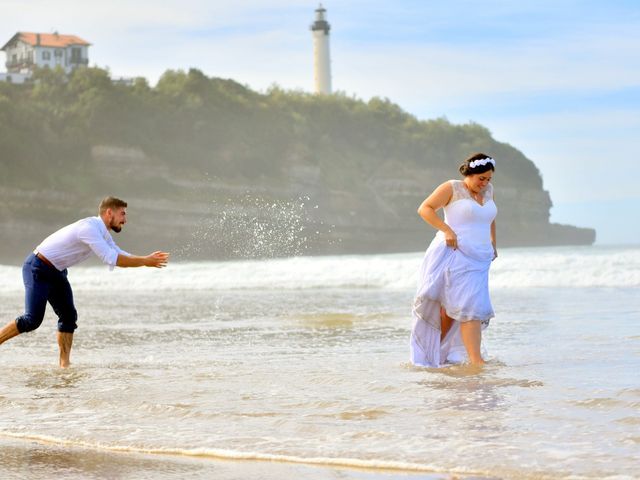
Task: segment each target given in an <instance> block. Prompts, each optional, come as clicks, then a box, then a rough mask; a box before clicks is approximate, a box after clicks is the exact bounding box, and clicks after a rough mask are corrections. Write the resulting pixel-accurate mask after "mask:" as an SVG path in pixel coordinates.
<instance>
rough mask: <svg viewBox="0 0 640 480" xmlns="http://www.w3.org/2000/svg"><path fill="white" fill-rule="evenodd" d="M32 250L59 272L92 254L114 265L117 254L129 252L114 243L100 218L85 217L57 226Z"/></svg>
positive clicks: (111, 266)
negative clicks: (42, 256)
mask: <svg viewBox="0 0 640 480" xmlns="http://www.w3.org/2000/svg"><path fill="white" fill-rule="evenodd" d="M36 251H37V252H38V253H41V254H42V255H44V256H45V257H46V258H47V260H49V261H50V262H51V263H52V264H53V266H54V267H56V268H57V269H58V270H60V271H62V270H64V269H65V268H68V267H71V266H72V265H75V264H76V263H80V262H82V261H84V260H86V259H87V258H89V257H90V256H91V254H92V253H95V254H96V255H97V256H98V258H99V259H100V260H102V261H103V262H104V263H106V264H107V265H109V267H110V269H111V270H113V267H115V266H116V262H117V261H118V254H123V255H127V256H128V255H129V254H128V253H127V252H125V251H124V250H122V249H120V247H118V246H117V245H116V242H114V241H113V238H111V234H110V233H109V231H108V230H107V227H106V226H105V224H104V222H103V221H102V219H101V218H100V217H87V218H83V219H82V220H78V221H77V222H75V223H72V224H71V225H67V226H66V227H64V228H61V229H60V230H58V231H57V232H54V233H52V234H51V235H49V236H48V237H47V238H45V239H44V240H43V241H42V243H41V244H40V245H38V246H37V248H36Z"/></svg>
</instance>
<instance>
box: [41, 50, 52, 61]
mask: <svg viewBox="0 0 640 480" xmlns="http://www.w3.org/2000/svg"><path fill="white" fill-rule="evenodd" d="M42 60H51V52H46V51H45V52H42Z"/></svg>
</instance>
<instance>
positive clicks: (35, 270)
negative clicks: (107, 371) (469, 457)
mask: <svg viewBox="0 0 640 480" xmlns="http://www.w3.org/2000/svg"><path fill="white" fill-rule="evenodd" d="M126 208H127V203H126V202H124V201H122V200H120V199H118V198H115V197H107V198H105V199H104V200H102V202H101V203H100V207H99V216H97V217H88V218H84V219H82V220H78V221H77V222H75V223H72V224H71V225H67V226H66V227H64V228H62V229H60V230H58V231H57V232H55V233H53V234H52V235H49V236H48V237H47V238H46V239H45V240H44V241H43V242H42V243H41V244H40V245H38V247H36V249H35V250H34V252H33V253H32V254H31V255H29V256H28V257H27V259H26V260H25V262H24V265H23V266H22V278H23V280H24V287H25V310H26V311H25V313H24V314H23V315H21V316H19V317H18V318H16V320H15V321H11V322H9V323H7V324H6V325H5V326H4V327H3V328H2V329H1V330H0V344H2V343H4V342H6V341H7V340H9V339H10V338H13V337H15V336H17V335H20V334H21V333H24V332H30V331H32V330H35V329H36V328H38V327H39V326H40V324H41V323H42V319H43V317H44V311H45V308H46V306H47V301H48V302H49V303H50V304H51V306H52V307H53V310H54V312H55V313H56V315H57V316H58V346H59V347H60V366H61V367H62V368H67V367H68V366H69V363H70V362H69V356H70V354H71V344H72V343H73V331H74V330H75V329H76V327H77V325H76V320H77V318H78V314H77V312H76V309H75V306H74V304H73V292H72V291H71V285H69V281H68V280H67V268H68V267H71V266H72V265H75V264H76V263H80V262H82V261H83V260H86V259H87V258H89V257H90V256H91V253H95V254H96V255H97V256H98V258H100V260H102V261H103V262H104V263H106V264H107V265H109V267H110V269H111V270H113V268H114V267H116V266H117V267H156V268H162V267H164V266H166V265H167V262H168V260H169V254H168V253H165V252H153V253H151V254H149V255H147V256H145V257H138V256H135V255H131V254H129V253H127V252H125V251H124V250H122V249H120V248H119V247H118V246H117V245H116V244H115V242H114V241H113V238H112V237H111V234H110V233H109V231H110V230H113V231H114V232H119V231H120V230H122V226H123V225H124V224H125V223H127V210H126Z"/></svg>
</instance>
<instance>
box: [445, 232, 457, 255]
mask: <svg viewBox="0 0 640 480" xmlns="http://www.w3.org/2000/svg"><path fill="white" fill-rule="evenodd" d="M444 241H445V243H446V244H447V247H451V248H453V249H454V250H456V249H457V248H458V236H457V235H456V232H454V231H453V230H451V229H450V228H449V229H448V230H445V232H444Z"/></svg>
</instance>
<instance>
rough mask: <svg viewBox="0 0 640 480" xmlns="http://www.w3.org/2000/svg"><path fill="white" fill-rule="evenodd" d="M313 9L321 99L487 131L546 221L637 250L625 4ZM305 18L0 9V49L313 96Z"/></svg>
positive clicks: (355, 3) (182, 10) (465, 2)
mask: <svg viewBox="0 0 640 480" xmlns="http://www.w3.org/2000/svg"><path fill="white" fill-rule="evenodd" d="M323 5H324V7H325V8H326V9H327V19H328V21H329V23H330V24H331V34H330V42H331V67H332V83H333V87H334V90H339V91H342V92H344V93H346V94H348V95H350V96H356V97H358V98H361V99H363V100H368V99H369V98H371V97H373V96H378V97H384V98H388V99H389V100H391V101H392V102H394V103H397V104H398V105H400V106H401V107H402V108H403V109H404V110H406V111H407V112H409V113H411V114H413V115H415V116H416V117H417V118H419V119H422V120H428V119H433V118H438V117H446V118H447V119H448V120H449V121H451V122H452V123H467V122H470V121H472V122H477V123H479V124H481V125H483V126H485V127H487V128H488V129H489V130H490V131H491V133H492V135H493V137H494V138H495V139H496V140H498V141H501V142H506V143H509V144H511V145H513V146H514V147H516V148H517V149H519V150H520V151H522V152H523V153H524V154H525V155H526V156H527V158H529V159H531V160H532V161H533V162H534V163H535V164H536V166H537V167H538V169H539V170H540V172H541V174H542V178H543V184H544V188H545V189H546V190H548V191H549V192H550V195H551V199H552V201H553V204H554V206H553V207H552V209H551V221H553V222H557V223H565V224H572V225H578V226H585V227H592V228H595V229H596V231H597V243H598V244H601V245H607V244H640V214H639V213H638V207H639V206H640V188H638V187H637V184H638V182H639V179H640V173H639V172H640V152H638V150H639V149H638V148H637V147H638V146H640V140H639V139H638V137H639V136H640V135H639V134H640V1H637V0H608V1H602V0H582V1H581V0H537V1H533V0H531V1H526V0H523V1H511V0H483V1H471V0H447V1H444V0H440V1H435V0H393V1H392V0H387V1H383V0H367V1H364V0H349V1H345V0H325V1H324V2H323ZM317 6H318V2H317V1H306V0H304V1H303V0H271V1H262V0H235V1H233V2H230V1H217V0H163V1H162V2H158V1H157V0H136V1H131V0H110V1H108V2H105V1H94V0H56V1H55V2H52V1H50V0H0V42H2V44H4V43H5V42H6V41H8V40H9V39H10V38H11V37H12V36H13V34H14V33H16V32H17V31H31V32H41V33H50V32H53V31H58V32H59V33H66V34H74V35H78V36H80V37H81V38H84V39H85V40H87V41H89V42H90V43H91V44H92V46H91V47H90V50H89V58H90V64H91V65H96V66H99V67H103V68H108V69H109V70H110V72H111V73H112V75H113V76H116V77H119V76H123V77H133V76H144V77H146V78H148V79H149V81H150V82H151V83H152V84H153V83H155V82H156V81H157V79H158V78H159V77H160V75H162V73H163V72H164V71H166V70H167V69H185V70H186V69H189V68H198V69H200V70H202V71H203V72H204V73H205V74H207V75H208V76H214V77H223V78H232V79H234V80H236V81H238V82H240V83H242V84H244V85H247V86H249V87H250V88H253V89H255V90H258V91H265V90H266V89H268V88H269V87H270V86H272V85H274V84H277V85H279V86H281V87H283V88H285V89H296V90H303V91H312V90H313V56H312V55H313V44H312V38H311V32H310V31H309V26H310V24H311V23H312V21H313V19H314V10H315V8H317ZM0 61H2V63H4V58H3V56H0ZM0 70H3V68H0ZM487 153H491V152H487ZM458 160H460V159H452V165H456V164H457V162H458ZM496 161H497V170H496V183H497V185H496V187H497V192H498V193H497V195H496V198H497V200H498V202H499V177H498V175H499V172H500V159H499V158H496ZM453 173H455V168H454V169H453V171H452V175H453ZM427 193H429V192H425V194H427Z"/></svg>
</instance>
